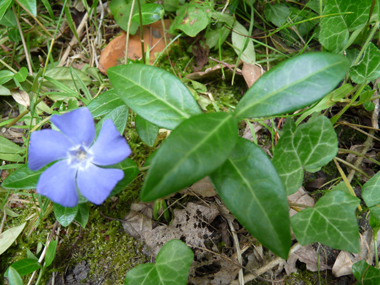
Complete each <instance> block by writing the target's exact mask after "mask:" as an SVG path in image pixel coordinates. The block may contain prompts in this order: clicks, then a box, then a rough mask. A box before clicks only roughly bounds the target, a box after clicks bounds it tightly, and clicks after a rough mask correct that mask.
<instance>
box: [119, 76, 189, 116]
mask: <svg viewBox="0 0 380 285" xmlns="http://www.w3.org/2000/svg"><path fill="white" fill-rule="evenodd" d="M141 73H142V72H141V71H140V75H141ZM114 74H115V75H118V76H120V77H122V78H124V79H125V80H127V81H129V82H131V83H132V84H134V85H137V86H139V88H141V89H143V90H145V91H146V92H147V93H149V94H151V95H152V97H154V98H156V99H157V100H158V101H161V102H162V103H163V104H165V105H167V106H168V107H170V108H171V109H173V110H174V111H176V112H177V113H178V114H180V115H182V116H184V117H185V118H189V117H190V115H189V114H187V113H184V112H182V110H180V109H178V108H177V107H175V106H174V105H172V104H170V103H169V102H167V101H165V100H163V99H162V98H161V97H158V96H156V95H155V94H154V93H152V92H151V91H150V90H148V89H146V88H145V87H143V86H142V85H141V84H140V82H139V84H137V83H136V82H135V81H132V80H130V79H129V78H128V77H124V75H123V74H120V73H119V74H117V73H116V72H114ZM140 78H141V76H140ZM161 80H162V78H161ZM140 81H141V80H140ZM123 88H125V87H123ZM181 94H182V92H181Z"/></svg>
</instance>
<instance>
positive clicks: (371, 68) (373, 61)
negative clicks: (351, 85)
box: [350, 43, 380, 84]
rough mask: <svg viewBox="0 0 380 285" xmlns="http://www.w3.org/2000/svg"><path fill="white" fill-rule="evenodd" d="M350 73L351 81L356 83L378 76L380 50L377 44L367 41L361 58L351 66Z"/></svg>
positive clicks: (379, 73) (379, 70)
mask: <svg viewBox="0 0 380 285" xmlns="http://www.w3.org/2000/svg"><path fill="white" fill-rule="evenodd" d="M350 75H351V79H352V81H353V82H355V83H358V84H365V83H367V82H368V81H371V80H375V79H377V78H379V77H380V50H379V49H378V48H377V46H375V45H374V44H373V43H369V45H368V47H367V49H366V51H365V52H364V57H363V60H362V61H361V62H360V64H358V65H356V66H353V67H351V70H350Z"/></svg>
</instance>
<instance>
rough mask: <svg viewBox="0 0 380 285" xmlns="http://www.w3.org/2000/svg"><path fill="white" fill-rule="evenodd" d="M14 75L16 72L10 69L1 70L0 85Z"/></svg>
mask: <svg viewBox="0 0 380 285" xmlns="http://www.w3.org/2000/svg"><path fill="white" fill-rule="evenodd" d="M13 77H14V73H13V72H11V71H9V70H0V85H1V84H4V83H7V82H8V81H9V80H11V79H12V78H13Z"/></svg>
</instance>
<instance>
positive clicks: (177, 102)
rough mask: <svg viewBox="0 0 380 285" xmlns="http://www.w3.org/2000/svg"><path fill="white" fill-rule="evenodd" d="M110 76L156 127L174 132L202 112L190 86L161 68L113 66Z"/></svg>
mask: <svg viewBox="0 0 380 285" xmlns="http://www.w3.org/2000/svg"><path fill="white" fill-rule="evenodd" d="M107 74H108V77H109V79H110V80H111V83H112V85H113V86H114V88H115V90H116V92H117V94H118V95H119V96H120V97H121V99H123V101H124V102H125V103H126V104H127V105H128V106H129V107H130V108H131V109H132V110H133V111H134V112H136V113H137V114H138V115H140V116H141V117H143V118H144V119H145V120H147V121H149V122H151V123H152V124H155V125H157V126H160V127H163V128H166V129H169V130H171V129H174V128H175V127H176V126H177V125H178V124H179V123H181V122H182V121H183V120H185V119H187V118H189V117H190V116H192V115H198V114H201V113H202V111H201V109H200V108H199V106H198V104H197V102H196V101H195V99H194V97H193V95H191V93H190V91H189V90H188V89H187V87H186V86H185V85H183V83H182V82H181V81H180V80H179V79H178V78H177V77H175V76H174V75H173V74H170V73H169V72H167V71H165V70H163V69H161V68H157V67H152V66H149V65H145V64H128V65H119V66H114V67H111V68H110V69H108V70H107Z"/></svg>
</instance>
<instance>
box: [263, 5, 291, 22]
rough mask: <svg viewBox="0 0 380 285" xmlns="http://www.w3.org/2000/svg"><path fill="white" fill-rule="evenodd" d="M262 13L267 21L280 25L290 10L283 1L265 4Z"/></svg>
mask: <svg viewBox="0 0 380 285" xmlns="http://www.w3.org/2000/svg"><path fill="white" fill-rule="evenodd" d="M264 15H265V17H266V19H267V20H268V21H271V22H272V23H273V24H275V25H276V26H277V27H281V26H282V24H284V23H285V21H286V19H287V18H288V17H289V15H290V10H289V8H288V6H286V4H283V3H275V4H273V5H272V4H266V5H265V10H264Z"/></svg>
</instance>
